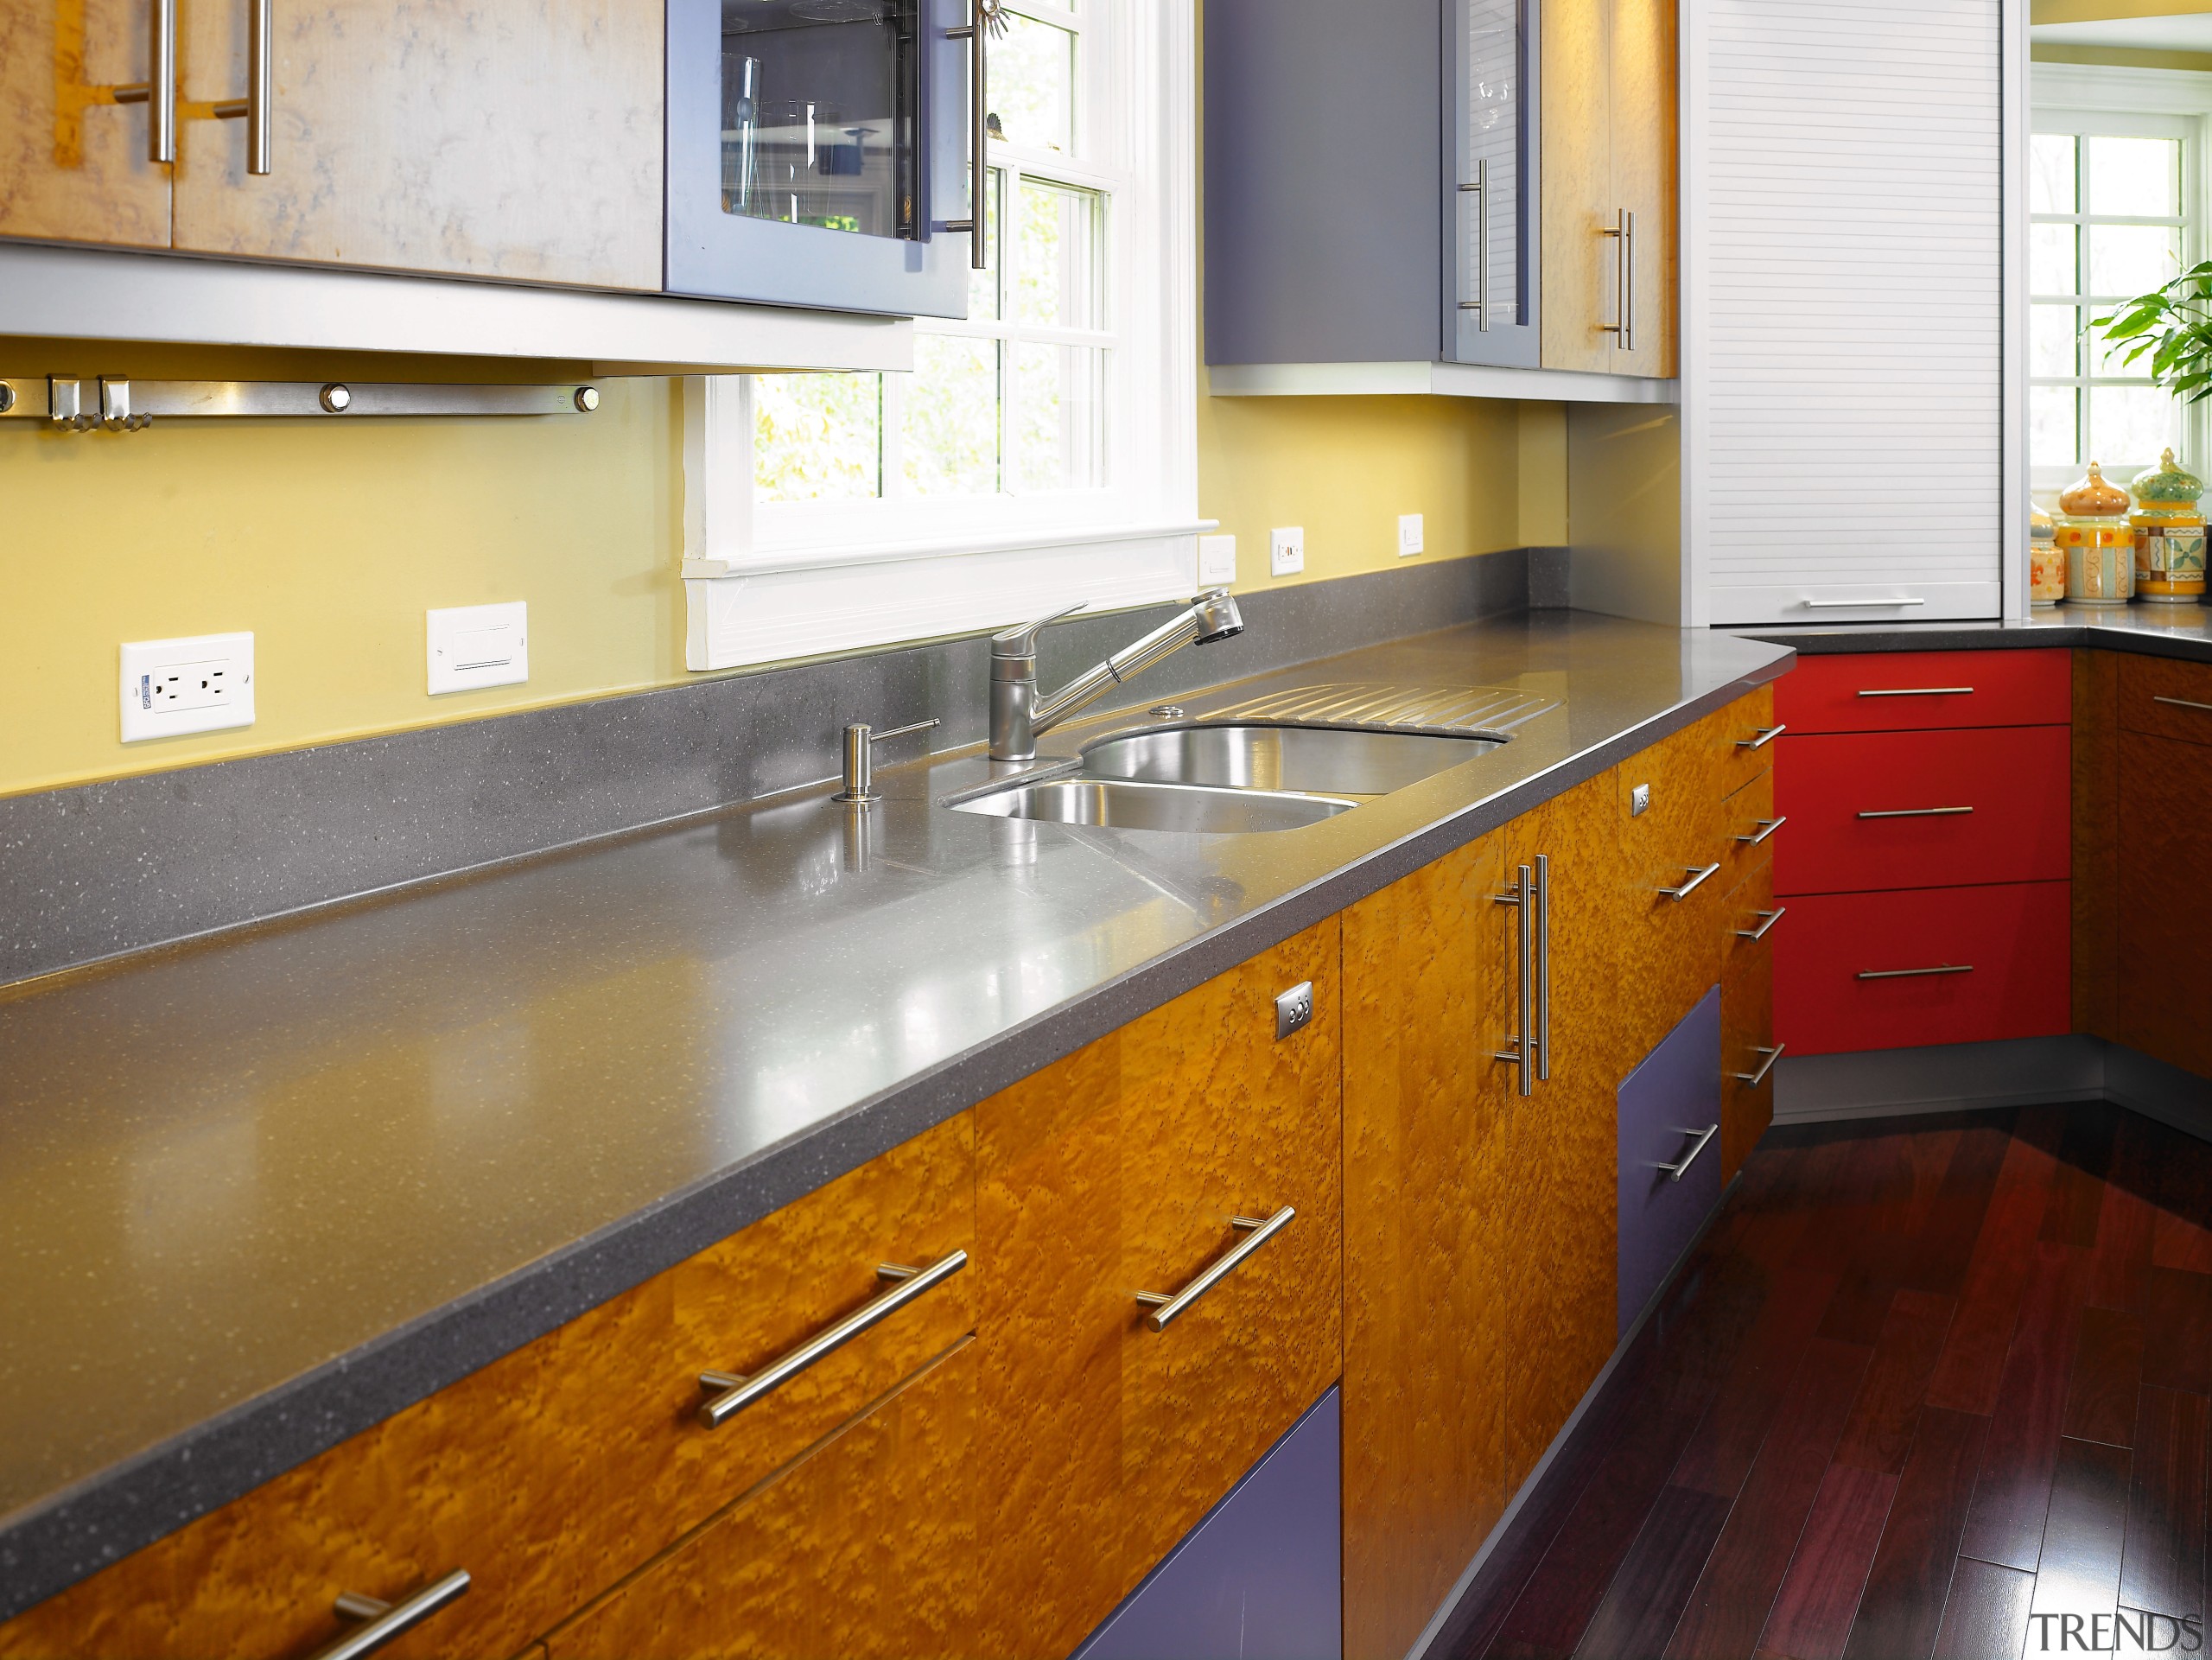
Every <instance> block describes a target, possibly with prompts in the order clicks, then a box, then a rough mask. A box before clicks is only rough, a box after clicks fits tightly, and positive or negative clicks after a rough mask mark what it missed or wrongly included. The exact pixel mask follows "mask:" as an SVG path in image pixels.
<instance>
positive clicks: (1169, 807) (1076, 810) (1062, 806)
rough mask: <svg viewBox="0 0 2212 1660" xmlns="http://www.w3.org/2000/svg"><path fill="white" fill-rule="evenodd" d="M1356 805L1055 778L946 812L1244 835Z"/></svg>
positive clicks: (1295, 826) (1297, 825)
mask: <svg viewBox="0 0 2212 1660" xmlns="http://www.w3.org/2000/svg"><path fill="white" fill-rule="evenodd" d="M1357 805H1359V804H1358V803H1357V801H1341V800H1338V799H1336V798H1332V797H1329V796H1323V795H1284V794H1278V793H1275V792H1271V791H1267V790H1252V789H1210V788H1207V787H1205V786H1204V785H1191V784H1148V783H1131V782H1128V781H1124V780H1120V779H1099V778H1060V779H1045V780H1042V781H1040V782H1039V783H1035V784H1015V785H1008V786H1007V788H1005V789H1002V790H994V791H992V792H989V793H988V794H986V795H979V796H974V797H971V798H969V799H968V800H966V801H961V802H956V803H954V804H953V811H955V812H972V813H985V814H988V815H989V816H991V817H995V818H1038V819H1044V820H1046V821H1048V822H1050V823H1052V824H1096V825H1101V826H1103V827H1104V828H1106V829H1109V830H1179V831H1181V832H1182V833H1183V834H1185V835H1186V836H1190V835H1195V836H1249V835H1252V834H1255V832H1259V831H1263V830H1299V829H1301V828H1303V827H1304V826H1306V825H1307V824H1319V823H1320V822H1321V821H1322V820H1323V819H1325V818H1333V817H1336V816H1337V815H1338V813H1341V812H1350V811H1351V810H1352V809H1353V808H1354V807H1357Z"/></svg>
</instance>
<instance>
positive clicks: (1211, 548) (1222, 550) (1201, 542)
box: [1198, 536, 1236, 588]
mask: <svg viewBox="0 0 2212 1660" xmlns="http://www.w3.org/2000/svg"><path fill="white" fill-rule="evenodd" d="M1233 582H1236V537H1233V536H1202V537H1199V538H1198V586H1199V587H1200V588H1227V587H1229V586H1230V584H1231V583H1233Z"/></svg>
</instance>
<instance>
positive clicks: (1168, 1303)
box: [1137, 1205, 1298, 1332]
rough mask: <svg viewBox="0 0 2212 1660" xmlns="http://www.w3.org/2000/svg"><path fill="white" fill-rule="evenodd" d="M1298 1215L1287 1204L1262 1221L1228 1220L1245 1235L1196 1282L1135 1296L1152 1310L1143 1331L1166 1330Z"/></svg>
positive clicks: (1242, 1217) (1146, 1318)
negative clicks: (1169, 1292) (1174, 1291)
mask: <svg viewBox="0 0 2212 1660" xmlns="http://www.w3.org/2000/svg"><path fill="white" fill-rule="evenodd" d="M1297 1214H1298V1212H1297V1210H1296V1209H1295V1208H1294V1206H1292V1205H1284V1206H1283V1207H1282V1209H1281V1210H1280V1211H1277V1212H1275V1213H1274V1215H1273V1216H1271V1217H1268V1218H1266V1220H1264V1221H1262V1219H1261V1218H1258V1217H1256V1216H1232V1217H1230V1218H1229V1225H1230V1227H1232V1228H1236V1229H1238V1230H1240V1231H1243V1234H1244V1237H1243V1238H1242V1239H1240V1240H1238V1241H1237V1242H1236V1246H1235V1248H1234V1249H1232V1250H1230V1251H1228V1252H1227V1253H1226V1254H1224V1256H1219V1257H1217V1258H1216V1259H1215V1260H1214V1262H1213V1264H1212V1265H1211V1267H1209V1268H1207V1269H1205V1270H1204V1271H1203V1272H1202V1273H1200V1274H1199V1275H1198V1278H1197V1279H1195V1280H1193V1281H1192V1282H1190V1284H1188V1285H1186V1286H1185V1287H1184V1288H1182V1289H1181V1290H1180V1291H1178V1292H1176V1293H1174V1294H1173V1295H1172V1296H1171V1295H1169V1294H1166V1293H1165V1292H1159V1291H1140V1292H1138V1293H1137V1301H1139V1302H1141V1303H1142V1304H1144V1305H1145V1307H1147V1308H1149V1309H1151V1310H1152V1312H1151V1313H1148V1314H1147V1315H1146V1316H1145V1317H1144V1323H1145V1328H1146V1329H1147V1331H1153V1332H1164V1331H1166V1329H1167V1327H1168V1324H1169V1322H1170V1321H1172V1320H1174V1318H1175V1317H1176V1316H1177V1315H1178V1314H1179V1313H1182V1312H1183V1311H1184V1310H1185V1308H1188V1307H1190V1306H1191V1305H1192V1303H1194V1302H1196V1301H1198V1299H1199V1298H1201V1297H1203V1296H1205V1294H1206V1293H1207V1292H1209V1291H1211V1290H1212V1289H1213V1288H1214V1287H1216V1286H1217V1285H1219V1284H1220V1283H1221V1282H1223V1281H1224V1280H1225V1279H1227V1278H1228V1277H1229V1276H1230V1275H1231V1274H1233V1273H1235V1272H1236V1270H1237V1269H1239V1268H1241V1267H1243V1264H1244V1261H1245V1259H1246V1258H1247V1257H1249V1256H1251V1254H1252V1253H1253V1252H1254V1251H1255V1250H1259V1248H1260V1247H1261V1246H1262V1245H1264V1244H1266V1243H1268V1240H1270V1239H1272V1238H1274V1237H1275V1236H1276V1235H1277V1234H1279V1233H1281V1231H1283V1230H1284V1229H1285V1228H1286V1227H1287V1226H1289V1225H1290V1219H1291V1218H1293V1217H1294V1216H1296V1215H1297Z"/></svg>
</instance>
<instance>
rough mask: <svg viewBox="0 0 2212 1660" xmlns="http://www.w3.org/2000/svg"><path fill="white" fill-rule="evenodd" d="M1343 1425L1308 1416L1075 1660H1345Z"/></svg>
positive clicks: (1330, 1408)
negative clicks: (1168, 1658)
mask: <svg viewBox="0 0 2212 1660" xmlns="http://www.w3.org/2000/svg"><path fill="white" fill-rule="evenodd" d="M1342 1423H1343V1414H1342V1411H1341V1410H1340V1409H1339V1406H1338V1394H1337V1391H1336V1390H1334V1389H1332V1390H1329V1391H1328V1393H1327V1394H1325V1395H1324V1396H1322V1397H1321V1398H1320V1399H1319V1401H1317V1402H1314V1403H1313V1406H1312V1407H1310V1408H1308V1409H1307V1410H1306V1415H1305V1416H1304V1417H1302V1418H1300V1420H1299V1421H1297V1422H1296V1423H1295V1424H1294V1425H1292V1426H1291V1428H1290V1430H1289V1432H1288V1433H1287V1434H1285V1435H1284V1436H1283V1438H1282V1439H1281V1441H1277V1442H1276V1443H1275V1444H1274V1447H1270V1448H1269V1449H1268V1453H1267V1456H1266V1457H1264V1458H1262V1460H1260V1461H1259V1462H1258V1463H1257V1464H1255V1465H1254V1466H1252V1467H1251V1469H1250V1470H1249V1472H1246V1474H1245V1476H1244V1479H1243V1480H1241V1481H1239V1482H1238V1483H1237V1484H1236V1486H1234V1487H1232V1488H1231V1489H1230V1492H1229V1497H1227V1498H1224V1499H1223V1500H1222V1501H1221V1503H1220V1504H1217V1505H1215V1506H1214V1508H1213V1510H1212V1511H1211V1513H1210V1514H1208V1516H1207V1517H1206V1518H1205V1521H1203V1522H1201V1523H1198V1526H1197V1527H1195V1528H1193V1529H1192V1530H1191V1531H1190V1532H1189V1533H1188V1534H1187V1535H1186V1536H1185V1537H1184V1540H1183V1542H1182V1543H1181V1544H1179V1545H1178V1546H1176V1547H1175V1549H1173V1551H1171V1552H1169V1553H1168V1555H1167V1557H1166V1560H1165V1561H1162V1562H1161V1563H1160V1566H1159V1567H1158V1568H1154V1569H1153V1571H1152V1573H1151V1574H1149V1575H1148V1576H1147V1578H1146V1580H1145V1581H1144V1583H1143V1584H1141V1585H1140V1586H1138V1587H1137V1588H1136V1589H1135V1591H1132V1592H1131V1593H1129V1595H1128V1600H1126V1601H1124V1602H1123V1603H1122V1606H1120V1607H1119V1608H1117V1609H1116V1610H1115V1611H1114V1612H1112V1613H1111V1614H1109V1615H1108V1616H1107V1617H1106V1619H1105V1621H1104V1623H1103V1624H1102V1625H1100V1626H1099V1627H1098V1629H1097V1630H1096V1631H1093V1632H1092V1633H1091V1634H1090V1638H1089V1639H1088V1640H1087V1641H1085V1642H1084V1645H1083V1646H1082V1647H1081V1648H1079V1649H1077V1650H1076V1651H1075V1652H1076V1660H1160V1657H1162V1656H1166V1655H1173V1656H1174V1657H1176V1660H1247V1657H1249V1660H1341V1657H1342V1656H1343V1654H1344V1549H1343V1536H1344V1504H1343V1487H1342V1485H1341V1475H1340V1472H1341V1469H1342V1458H1341V1453H1340V1447H1341V1434H1342Z"/></svg>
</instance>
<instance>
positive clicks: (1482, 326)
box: [1205, 0, 1677, 396]
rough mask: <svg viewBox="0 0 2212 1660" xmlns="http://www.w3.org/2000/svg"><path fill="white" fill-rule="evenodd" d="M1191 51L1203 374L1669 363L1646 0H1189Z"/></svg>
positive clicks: (1666, 256)
mask: <svg viewBox="0 0 2212 1660" xmlns="http://www.w3.org/2000/svg"><path fill="white" fill-rule="evenodd" d="M1205 61H1206V83H1205V184H1206V195H1205V200H1206V226H1205V228H1206V360H1207V361H1208V362H1209V363H1210V364H1214V365H1219V366H1236V369H1235V371H1234V372H1227V373H1217V375H1216V376H1215V378H1214V386H1215V390H1216V391H1294V390H1307V391H1321V390H1344V391H1353V390H1363V389H1368V388H1367V385H1366V383H1365V382H1363V381H1362V380H1361V379H1360V378H1359V373H1358V372H1367V373H1368V375H1369V378H1370V379H1374V373H1373V372H1376V371H1381V370H1385V369H1405V368H1413V367H1416V366H1438V367H1440V368H1442V369H1444V370H1445V371H1446V372H1447V373H1448V372H1456V369H1455V366H1470V367H1495V368H1510V369H1536V368H1543V369H1562V370H1570V371H1580V372H1595V373H1599V374H1606V375H1611V376H1635V377H1641V378H1665V377H1669V376H1672V375H1673V374H1674V372H1675V264H1676V256H1675V243H1676V226H1675V200H1676V194H1677V187H1676V175H1677V163H1676V145H1675V22H1674V9H1673V6H1672V4H1671V3H1669V0H1374V3H1369V4H1363V5H1359V6H1346V5H1343V4H1341V3H1336V0H1208V3H1207V5H1206V7H1205ZM1247 366H1258V367H1256V368H1250V367H1247ZM1268 366H1285V367H1287V368H1293V369H1299V370H1305V371H1309V372H1314V371H1323V370H1329V371H1333V372H1332V373H1331V372H1323V373H1319V374H1314V375H1312V376H1310V377H1309V378H1311V379H1312V383H1313V384H1311V385H1304V384H1294V383H1293V381H1292V380H1290V379H1286V378H1283V377H1281V376H1280V375H1277V376H1272V377H1271V376H1270V375H1269V374H1268V372H1266V370H1267V367H1268ZM1352 371H1356V372H1352ZM1348 372H1350V373H1348ZM1435 384H1436V387H1437V389H1439V390H1445V389H1447V388H1448V386H1449V385H1451V384H1452V383H1450V382H1448V380H1447V379H1446V378H1444V377H1442V376H1440V377H1439V378H1438V379H1437V381H1436V383H1435ZM1372 389H1374V390H1385V389H1389V390H1411V389H1412V387H1411V386H1410V385H1407V386H1400V385H1397V384H1396V383H1395V382H1392V383H1391V384H1390V385H1389V386H1388V387H1387V388H1386V387H1385V385H1384V384H1383V381H1382V380H1380V379H1375V384H1374V385H1373V387H1372ZM1466 389H1468V390H1482V389H1486V384H1485V385H1484V386H1478V385H1477V384H1476V383H1473V382H1469V383H1467V387H1466ZM1556 395H1560V396H1575V395H1577V394H1576V393H1575V392H1573V391H1569V390H1565V389H1561V390H1560V391H1558V392H1557V394H1556Z"/></svg>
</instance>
